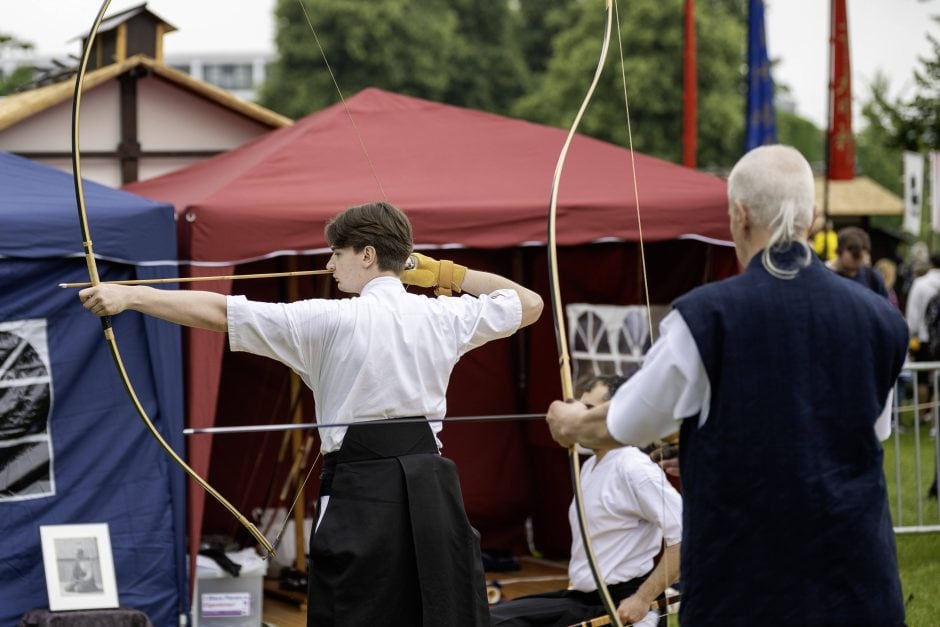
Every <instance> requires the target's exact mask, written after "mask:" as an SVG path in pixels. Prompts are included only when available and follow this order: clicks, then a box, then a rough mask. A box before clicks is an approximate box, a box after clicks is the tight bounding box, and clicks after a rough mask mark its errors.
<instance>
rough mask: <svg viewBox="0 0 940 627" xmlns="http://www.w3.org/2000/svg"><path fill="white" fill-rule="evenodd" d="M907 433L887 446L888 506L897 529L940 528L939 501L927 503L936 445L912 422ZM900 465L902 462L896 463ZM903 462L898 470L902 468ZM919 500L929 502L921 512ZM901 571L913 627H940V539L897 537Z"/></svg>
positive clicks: (926, 535) (907, 421)
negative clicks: (899, 504) (918, 458)
mask: <svg viewBox="0 0 940 627" xmlns="http://www.w3.org/2000/svg"><path fill="white" fill-rule="evenodd" d="M901 423H902V425H904V432H903V433H901V434H899V437H898V438H897V442H895V438H894V437H892V438H891V439H890V440H888V441H887V442H885V443H884V444H885V477H886V478H887V480H888V502H889V503H890V505H891V518H892V520H893V522H894V525H895V527H896V528H897V527H911V526H916V525H933V526H937V525H940V509H938V505H937V500H936V499H927V498H926V495H927V490H928V489H929V487H930V484H931V483H932V482H933V478H934V460H935V459H936V453H935V446H936V440H934V439H931V438H930V436H929V435H928V433H929V429H928V428H927V427H921V429H920V434H919V435H920V438H919V443H918V441H917V440H918V438H917V437H916V436H915V429H914V427H913V420H912V417H911V416H910V415H909V414H908V415H905V416H902V418H901ZM918 448H919V449H920V460H921V461H920V463H921V466H920V478H919V481H918V477H917V466H916V459H917V451H918ZM896 460H897V461H896ZM898 462H899V464H898ZM898 465H900V494H901V507H900V509H898V499H897V495H898V491H897V487H896V486H897V482H896V479H895V478H896V477H897V476H898V475H897V468H898ZM917 495H920V496H921V498H923V499H924V500H923V501H921V503H920V507H919V508H918V503H917ZM897 544H898V566H899V567H900V571H901V586H902V587H903V590H904V600H905V604H906V606H907V624H908V625H910V627H921V626H927V625H936V624H938V621H940V583H938V582H940V533H938V532H928V533H900V534H898V535H897Z"/></svg>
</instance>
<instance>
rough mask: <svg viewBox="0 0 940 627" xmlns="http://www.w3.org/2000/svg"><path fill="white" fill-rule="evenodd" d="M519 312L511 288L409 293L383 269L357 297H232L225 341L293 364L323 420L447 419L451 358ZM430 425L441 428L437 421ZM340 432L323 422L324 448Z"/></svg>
mask: <svg viewBox="0 0 940 627" xmlns="http://www.w3.org/2000/svg"><path fill="white" fill-rule="evenodd" d="M521 321H522V303H521V302H520V301H519V297H518V295H517V294H516V292H515V291H513V290H497V291H495V292H493V293H492V294H489V295H481V296H479V297H474V296H469V295H464V296H461V297H460V298H453V297H440V298H436V299H435V298H428V297H427V296H422V295H417V294H410V293H408V292H406V291H405V287H404V285H402V283H401V281H399V280H398V279H397V278H394V277H387V276H383V277H378V278H375V279H373V280H372V281H370V282H369V283H368V284H366V286H365V287H364V288H363V290H362V294H361V295H360V296H359V297H358V298H355V297H354V298H343V299H336V300H322V299H314V300H304V301H298V302H294V303H289V304H283V303H261V302H253V301H249V300H247V299H246V298H245V297H244V296H229V297H228V333H229V345H230V347H231V349H232V350H233V351H247V352H250V353H254V354H257V355H264V356H266V357H271V358H273V359H276V360H278V361H280V362H282V363H284V364H286V365H287V366H289V367H290V368H291V369H292V370H293V371H294V372H296V373H297V374H298V375H299V376H300V378H301V379H303V381H304V383H306V384H307V385H308V386H309V387H310V388H311V389H312V390H313V394H314V397H315V399H316V415H317V422H318V423H319V424H321V425H322V424H329V423H334V422H354V421H364V420H376V419H380V418H387V417H401V416H426V417H427V418H429V419H436V418H437V419H439V418H443V417H444V414H445V412H446V409H447V404H446V399H445V394H446V392H447V382H448V380H449V379H450V373H451V371H452V370H453V368H454V365H455V364H456V363H457V360H458V359H460V357H461V356H462V355H463V354H464V353H466V352H467V351H469V350H471V349H473V348H476V347H478V346H481V345H483V344H485V343H486V342H488V341H490V340H493V339H496V338H501V337H506V336H508V335H511V334H512V333H513V332H515V331H516V329H518V328H519V325H520V323H521ZM431 428H432V429H433V430H434V433H435V434H437V433H439V432H440V430H441V428H442V425H441V423H440V422H432V423H431ZM345 433H346V428H345V427H337V428H334V429H330V428H326V429H321V430H320V437H321V441H322V444H321V446H320V450H321V451H322V452H323V453H324V454H326V453H329V452H332V451H334V450H337V449H339V447H340V444H342V441H343V436H344V435H345ZM438 446H440V441H438Z"/></svg>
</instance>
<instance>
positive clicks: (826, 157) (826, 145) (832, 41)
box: [822, 0, 836, 261]
mask: <svg viewBox="0 0 940 627" xmlns="http://www.w3.org/2000/svg"><path fill="white" fill-rule="evenodd" d="M835 18H836V16H835V0H829V86H828V89H827V90H826V94H827V96H828V97H827V100H826V139H825V140H824V142H823V164H824V165H823V168H824V170H823V254H822V258H823V261H827V260H828V259H829V169H830V167H831V165H832V163H831V161H830V159H831V157H830V154H829V151H830V149H831V147H832V143H831V142H832V112H833V108H832V101H833V100H834V99H835V63H836V60H835V59H836V52H835V51H836V37H835Z"/></svg>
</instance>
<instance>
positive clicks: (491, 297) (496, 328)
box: [438, 289, 522, 355]
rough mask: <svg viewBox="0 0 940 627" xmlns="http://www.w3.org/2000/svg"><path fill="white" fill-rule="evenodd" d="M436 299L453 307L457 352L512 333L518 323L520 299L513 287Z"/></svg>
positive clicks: (517, 326)
mask: <svg viewBox="0 0 940 627" xmlns="http://www.w3.org/2000/svg"><path fill="white" fill-rule="evenodd" d="M438 302H439V303H441V304H442V305H444V306H445V307H448V308H453V309H456V310H457V329H456V332H457V345H458V351H459V354H460V355H463V354H464V353H466V352H468V351H470V350H472V349H474V348H477V347H479V346H483V345H484V344H486V343H487V342H489V341H490V340H496V339H499V338H503V337H507V336H510V335H512V334H513V333H515V332H516V331H517V330H518V329H519V325H520V324H522V301H520V300H519V295H518V294H516V292H515V290H508V289H504V290H496V291H494V292H493V293H492V294H480V295H479V296H471V295H469V294H464V295H463V296H461V297H460V298H453V297H451V296H441V297H440V298H439V299H438Z"/></svg>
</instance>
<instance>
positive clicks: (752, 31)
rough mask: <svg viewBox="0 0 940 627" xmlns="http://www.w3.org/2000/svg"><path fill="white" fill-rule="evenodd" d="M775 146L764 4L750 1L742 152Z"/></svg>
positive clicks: (771, 82)
mask: <svg viewBox="0 0 940 627" xmlns="http://www.w3.org/2000/svg"><path fill="white" fill-rule="evenodd" d="M776 143H777V114H776V112H775V110H774V81H773V79H772V78H771V76H770V60H769V59H768V58H767V40H766V39H765V37H764V2H763V0H750V2H749V8H748V20H747V139H746V142H745V151H747V150H751V149H752V148H756V147H757V146H763V145H764V144H776Z"/></svg>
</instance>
